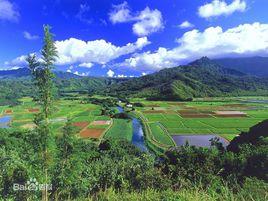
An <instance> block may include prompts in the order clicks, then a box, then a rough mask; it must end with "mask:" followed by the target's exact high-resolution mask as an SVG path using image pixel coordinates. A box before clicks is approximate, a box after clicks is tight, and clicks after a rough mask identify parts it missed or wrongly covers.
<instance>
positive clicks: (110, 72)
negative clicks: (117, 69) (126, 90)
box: [107, 69, 115, 77]
mask: <svg viewBox="0 0 268 201" xmlns="http://www.w3.org/2000/svg"><path fill="white" fill-rule="evenodd" d="M114 74H115V73H114V71H112V70H111V69H110V70H109V71H108V72H107V76H108V77H113V76H114Z"/></svg>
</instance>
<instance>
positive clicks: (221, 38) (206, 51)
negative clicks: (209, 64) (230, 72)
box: [119, 23, 268, 71]
mask: <svg viewBox="0 0 268 201" xmlns="http://www.w3.org/2000/svg"><path fill="white" fill-rule="evenodd" d="M177 42H178V45H177V47H175V48H173V49H167V48H164V47H160V48H159V49H158V50H157V51H155V52H150V51H148V52H144V53H141V54H135V55H133V56H132V57H131V58H129V59H126V60H125V61H124V62H123V63H121V64H119V66H121V67H130V68H135V69H137V70H145V69H147V70H152V71H153V70H159V69H162V68H166V67H174V66H177V65H179V64H181V63H182V62H184V61H191V60H194V59H197V58H199V57H202V56H209V57H212V58H216V57H224V56H229V55H237V56H239V55H243V56H251V55H259V54H260V55H267V56H268V24H260V23H253V24H243V25H239V26H238V27H234V28H231V29H227V30H226V31H224V30H223V29H222V28H221V27H210V28H207V29H206V30H204V31H203V32H200V31H199V30H197V29H194V30H192V31H189V32H186V33H185V34H184V35H183V36H182V37H181V38H179V39H177Z"/></svg>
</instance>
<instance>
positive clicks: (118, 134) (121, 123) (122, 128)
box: [104, 119, 132, 141]
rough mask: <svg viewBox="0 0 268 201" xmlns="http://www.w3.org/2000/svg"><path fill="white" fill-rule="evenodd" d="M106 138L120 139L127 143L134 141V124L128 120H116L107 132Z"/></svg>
mask: <svg viewBox="0 0 268 201" xmlns="http://www.w3.org/2000/svg"><path fill="white" fill-rule="evenodd" d="M104 138H117V139H118V138H120V139H125V140H127V141H131V139H132V122H131V120H128V119H114V120H113V125H112V127H111V128H110V129H109V130H108V131H107V133H106V134H105V136H104Z"/></svg>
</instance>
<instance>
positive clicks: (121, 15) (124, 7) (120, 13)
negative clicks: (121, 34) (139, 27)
mask: <svg viewBox="0 0 268 201" xmlns="http://www.w3.org/2000/svg"><path fill="white" fill-rule="evenodd" d="M109 17H110V20H111V22H112V23H113V24H116V23H122V22H129V21H131V20H132V19H133V16H132V15H131V12H130V10H129V6H128V3H127V2H126V1H124V2H123V3H122V4H119V5H113V10H112V11H111V12H110V13H109Z"/></svg>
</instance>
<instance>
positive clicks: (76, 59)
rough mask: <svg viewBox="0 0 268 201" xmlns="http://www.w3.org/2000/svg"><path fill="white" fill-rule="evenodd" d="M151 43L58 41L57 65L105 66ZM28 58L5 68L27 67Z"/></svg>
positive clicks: (10, 62)
mask: <svg viewBox="0 0 268 201" xmlns="http://www.w3.org/2000/svg"><path fill="white" fill-rule="evenodd" d="M150 43H151V42H150V41H148V39H147V37H142V38H138V39H137V41H136V42H135V43H128V44H126V45H125V46H115V45H113V44H112V43H110V42H106V41H105V40H103V39H101V40H94V41H83V40H79V39H76V38H70V39H67V40H64V41H56V42H55V45H56V48H57V51H58V58H57V61H56V65H71V64H78V66H79V67H87V68H91V67H92V66H93V65H94V64H101V65H103V66H105V64H107V63H108V62H110V61H112V60H114V59H117V58H119V57H120V56H123V55H127V54H131V53H134V52H136V51H138V50H141V49H142V48H143V47H145V46H146V45H148V44H150ZM26 58H27V55H22V56H19V57H17V58H15V59H13V60H12V61H7V62H5V66H9V67H10V66H14V65H16V66H25V65H26V64H27V63H26ZM39 60H40V59H39ZM40 61H41V60H40Z"/></svg>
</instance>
